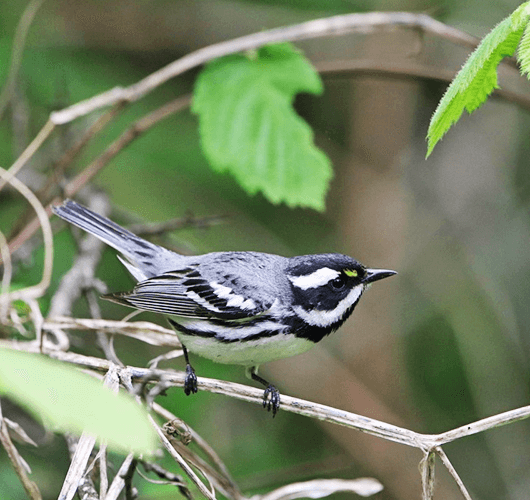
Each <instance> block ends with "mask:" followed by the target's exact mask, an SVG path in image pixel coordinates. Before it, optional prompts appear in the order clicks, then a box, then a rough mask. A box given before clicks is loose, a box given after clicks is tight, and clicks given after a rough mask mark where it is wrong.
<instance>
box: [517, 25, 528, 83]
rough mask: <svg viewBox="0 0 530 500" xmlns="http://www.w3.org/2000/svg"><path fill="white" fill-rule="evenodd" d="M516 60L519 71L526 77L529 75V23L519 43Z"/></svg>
mask: <svg viewBox="0 0 530 500" xmlns="http://www.w3.org/2000/svg"><path fill="white" fill-rule="evenodd" d="M517 61H518V62H519V64H520V66H521V73H522V74H523V75H526V76H527V78H528V77H530V24H527V25H526V27H525V29H524V33H523V36H522V38H521V43H519V47H518V49H517Z"/></svg>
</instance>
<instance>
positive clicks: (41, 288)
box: [0, 167, 53, 300]
mask: <svg viewBox="0 0 530 500" xmlns="http://www.w3.org/2000/svg"><path fill="white" fill-rule="evenodd" d="M12 175H13V174H12V172H10V171H6V170H4V169H3V168H2V167H0V177H1V178H2V179H3V180H6V179H7V182H9V183H10V184H11V185H12V186H13V187H14V188H15V189H16V190H17V191H18V192H19V193H20V194H21V195H22V196H24V198H26V199H27V200H28V202H29V203H30V204H31V206H32V207H33V209H34V210H35V212H36V213H37V217H38V220H39V222H40V225H41V228H42V234H43V238H44V269H43V271H42V279H41V281H40V283H39V284H37V285H33V286H31V287H28V288H24V289H22V290H16V291H13V292H8V294H7V297H9V300H18V299H23V300H24V299H35V298H37V297H41V296H42V295H44V293H45V292H46V290H47V289H48V286H50V281H51V276H52V267H53V233H52V228H51V225H50V221H49V219H48V216H47V215H46V211H45V210H44V207H43V206H42V204H41V203H40V201H39V200H38V198H37V197H36V196H35V195H34V194H33V192H32V191H31V190H30V189H29V188H28V187H27V186H26V185H25V184H24V183H23V182H22V181H20V180H19V179H17V178H16V177H12ZM0 182H1V180H0ZM0 189H1V188H0Z"/></svg>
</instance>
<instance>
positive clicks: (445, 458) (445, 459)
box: [434, 446, 472, 500]
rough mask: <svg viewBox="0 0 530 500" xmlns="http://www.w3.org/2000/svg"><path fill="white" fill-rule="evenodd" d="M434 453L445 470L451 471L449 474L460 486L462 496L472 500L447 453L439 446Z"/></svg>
mask: <svg viewBox="0 0 530 500" xmlns="http://www.w3.org/2000/svg"><path fill="white" fill-rule="evenodd" d="M434 451H435V452H436V453H437V455H438V456H439V457H440V460H441V461H442V463H443V464H444V466H445V468H446V469H447V470H448V471H449V474H451V476H453V479H454V480H455V483H456V484H457V485H458V488H459V489H460V492H461V493H462V496H463V497H464V498H465V499H466V500H472V498H471V495H470V494H469V492H468V491H467V488H466V487H465V485H464V483H463V482H462V479H460V476H459V475H458V473H457V472H456V470H455V468H454V467H453V464H452V463H451V462H450V460H449V457H448V456H447V455H446V454H445V451H443V450H442V448H440V447H439V446H437V447H436V448H435V450H434Z"/></svg>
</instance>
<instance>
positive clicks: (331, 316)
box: [293, 285, 364, 327]
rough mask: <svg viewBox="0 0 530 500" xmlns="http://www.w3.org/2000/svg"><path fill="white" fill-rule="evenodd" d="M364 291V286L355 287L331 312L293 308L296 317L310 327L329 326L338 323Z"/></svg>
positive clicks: (299, 307)
mask: <svg viewBox="0 0 530 500" xmlns="http://www.w3.org/2000/svg"><path fill="white" fill-rule="evenodd" d="M363 290H364V285H357V286H356V287H355V288H353V289H352V291H351V292H350V293H349V294H348V295H347V296H346V297H345V298H344V299H342V301H341V302H339V304H338V305H337V307H336V308H335V309H333V310H331V311H318V310H317V309H314V310H312V311H306V310H305V309H304V308H303V307H301V306H294V308H293V309H294V311H295V312H296V314H298V316H300V317H301V318H302V319H304V320H305V321H307V322H308V323H309V324H310V325H311V326H324V327H325V326H329V325H331V324H333V323H335V322H336V321H339V320H340V319H341V318H342V316H343V315H344V313H345V312H346V311H347V310H348V309H349V308H350V307H351V306H352V305H353V304H355V302H357V301H358V300H359V298H360V297H361V295H362V293H363Z"/></svg>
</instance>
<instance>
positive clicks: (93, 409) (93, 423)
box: [0, 349, 157, 454]
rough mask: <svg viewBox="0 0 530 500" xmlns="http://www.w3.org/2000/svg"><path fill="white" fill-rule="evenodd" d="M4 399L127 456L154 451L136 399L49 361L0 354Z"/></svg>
mask: <svg viewBox="0 0 530 500" xmlns="http://www.w3.org/2000/svg"><path fill="white" fill-rule="evenodd" d="M0 394H1V395H3V396H8V397H9V398H11V399H13V400H14V401H17V402H18V403H19V404H20V405H21V406H23V407H25V408H26V409H27V410H29V411H30V412H31V413H33V414H34V415H35V416H37V417H39V416H42V417H44V419H45V421H46V422H47V423H50V424H51V425H53V426H55V427H56V428H58V429H59V430H60V431H62V432H67V431H68V432H74V433H76V434H81V433H82V432H83V431H87V432H90V433H91V434H96V435H97V436H99V437H100V438H103V439H106V440H107V441H108V445H109V446H110V447H111V448H113V449H114V450H116V451H121V452H125V453H128V452H129V451H131V450H132V451H134V452H135V453H137V454H140V453H151V452H152V451H153V450H154V449H155V446H156V443H157V436H156V433H155V431H154V429H153V427H152V426H151V425H150V423H149V421H148V419H147V414H146V412H145V410H144V409H143V408H142V407H141V406H140V405H138V404H137V403H136V402H135V401H134V400H133V399H132V398H130V397H128V396H127V395H125V394H122V393H119V394H114V393H112V392H111V391H110V390H108V389H106V388H105V387H103V385H102V383H101V382H100V381H98V380H95V379H93V378H91V377H89V376H88V375H85V374H83V373H81V372H80V371H79V370H77V369H75V368H73V367H71V366H67V365H64V364H62V363H59V362H57V361H54V360H52V359H49V358H47V357H45V356H41V355H38V354H29V353H25V352H17V351H11V350H8V349H0Z"/></svg>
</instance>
